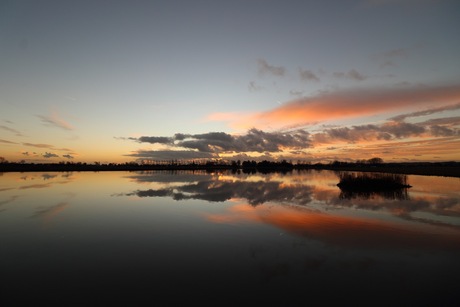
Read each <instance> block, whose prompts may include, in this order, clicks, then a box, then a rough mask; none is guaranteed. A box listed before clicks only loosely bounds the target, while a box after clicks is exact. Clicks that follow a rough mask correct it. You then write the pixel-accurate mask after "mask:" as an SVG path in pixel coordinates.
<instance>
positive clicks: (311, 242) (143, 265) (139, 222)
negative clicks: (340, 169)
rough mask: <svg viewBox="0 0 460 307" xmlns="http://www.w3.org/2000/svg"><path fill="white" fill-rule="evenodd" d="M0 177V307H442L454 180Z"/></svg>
mask: <svg viewBox="0 0 460 307" xmlns="http://www.w3.org/2000/svg"><path fill="white" fill-rule="evenodd" d="M338 181H339V177H338V176H337V174H335V173H334V172H330V171H303V172H299V173H297V172H293V173H288V174H276V173H272V174H243V173H232V172H215V173H206V172H98V173H93V172H72V173H52V172H48V173H3V174H0V257H1V258H0V260H1V261H0V272H1V287H0V293H1V296H0V305H2V306H32V305H33V306H36V305H40V306H114V305H123V306H147V305H148V306H152V305H155V306H156V305H161V306H173V305H174V306H183V305H186V304H198V305H206V306H223V305H228V306H252V305H265V306H305V305H313V306H318V305H329V304H330V303H332V302H334V303H338V304H340V305H349V306H356V305H366V306H376V305H381V306H389V305H391V306H455V305H457V304H458V302H459V301H460V290H459V289H460V179H458V178H447V177H428V176H408V177H407V182H408V183H409V184H410V185H411V186H412V187H411V188H409V189H407V190H403V191H398V192H395V193H388V192H386V193H365V194H363V193H349V192H347V193H343V192H341V190H340V189H339V188H338V187H337V183H338Z"/></svg>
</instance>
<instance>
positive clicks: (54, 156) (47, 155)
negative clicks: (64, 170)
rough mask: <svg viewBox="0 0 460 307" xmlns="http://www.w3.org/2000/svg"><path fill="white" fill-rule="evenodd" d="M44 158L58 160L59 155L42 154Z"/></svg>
mask: <svg viewBox="0 0 460 307" xmlns="http://www.w3.org/2000/svg"><path fill="white" fill-rule="evenodd" d="M42 156H43V158H47V159H48V158H57V157H59V156H58V155H57V154H54V153H51V152H45V153H44V154H42Z"/></svg>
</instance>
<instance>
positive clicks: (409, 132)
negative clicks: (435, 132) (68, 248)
mask: <svg viewBox="0 0 460 307" xmlns="http://www.w3.org/2000/svg"><path fill="white" fill-rule="evenodd" d="M381 129H382V130H383V131H384V132H388V133H390V134H393V135H394V136H395V137H397V138H401V137H408V136H416V135H420V134H422V133H424V132H425V128H424V127H422V126H419V125H415V124H410V123H400V122H397V123H385V124H383V125H382V127H381Z"/></svg>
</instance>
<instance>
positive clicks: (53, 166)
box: [0, 161, 460, 178]
mask: <svg viewBox="0 0 460 307" xmlns="http://www.w3.org/2000/svg"><path fill="white" fill-rule="evenodd" d="M309 169H316V170H322V169H324V170H335V171H361V172H383V173H393V174H406V175H427V176H445V177H459V178H460V162H413V163H379V164H360V163H349V162H337V161H335V162H334V163H330V164H321V163H317V164H300V163H299V164H292V163H289V162H286V161H283V162H267V161H262V162H255V161H245V162H243V163H221V164H220V163H204V164H195V163H190V164H137V163H124V164H113V163H109V164H86V163H43V164H41V163H0V173H1V172H84V171H92V172H99V171H149V170H152V171H154V170H165V171H179V170H191V171H193V170H197V171H198V170H204V171H209V172H213V171H218V170H232V171H235V172H244V173H256V172H261V173H268V172H284V173H286V172H292V171H300V170H309Z"/></svg>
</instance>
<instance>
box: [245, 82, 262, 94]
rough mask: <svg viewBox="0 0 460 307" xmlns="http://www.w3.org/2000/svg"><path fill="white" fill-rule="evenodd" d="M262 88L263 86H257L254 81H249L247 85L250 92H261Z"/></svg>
mask: <svg viewBox="0 0 460 307" xmlns="http://www.w3.org/2000/svg"><path fill="white" fill-rule="evenodd" d="M263 88H264V87H263V86H261V85H258V84H257V83H256V82H255V81H251V82H249V84H248V89H249V91H251V92H257V91H260V90H262V89H263Z"/></svg>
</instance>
